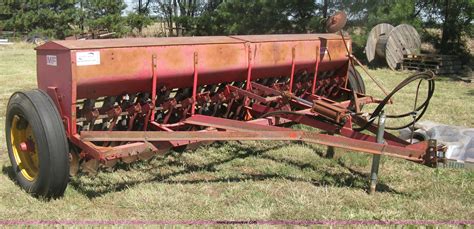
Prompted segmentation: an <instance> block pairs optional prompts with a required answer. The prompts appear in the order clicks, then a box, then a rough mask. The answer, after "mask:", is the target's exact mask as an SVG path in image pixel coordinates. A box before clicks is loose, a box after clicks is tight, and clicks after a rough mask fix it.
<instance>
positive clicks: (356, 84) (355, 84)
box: [348, 66, 365, 94]
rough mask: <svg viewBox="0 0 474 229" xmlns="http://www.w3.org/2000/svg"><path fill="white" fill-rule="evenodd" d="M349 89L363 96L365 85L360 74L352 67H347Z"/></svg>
mask: <svg viewBox="0 0 474 229" xmlns="http://www.w3.org/2000/svg"><path fill="white" fill-rule="evenodd" d="M348 74H349V88H351V89H354V90H355V91H356V92H358V93H361V94H365V83H364V80H363V79H362V76H361V75H360V73H359V72H358V71H357V70H356V69H354V68H353V67H352V66H350V67H349V71H348Z"/></svg>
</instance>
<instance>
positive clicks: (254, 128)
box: [37, 34, 435, 165]
mask: <svg viewBox="0 0 474 229" xmlns="http://www.w3.org/2000/svg"><path fill="white" fill-rule="evenodd" d="M346 41H348V40H345V39H344V38H342V39H341V37H340V36H339V35H328V34H301V35H265V36H253V35H252V36H232V37H208V38H203V37H196V38H166V39H150V40H147V39H135V40H110V41H109V42H110V43H107V41H105V40H104V41H91V42H82V41H76V42H71V41H65V42H64V41H59V42H57V41H56V42H49V43H47V44H45V45H43V46H40V47H38V48H37V50H38V85H39V87H40V88H41V89H43V90H45V91H47V93H48V94H49V95H50V96H51V97H52V98H53V101H54V103H55V104H56V106H57V108H58V111H59V112H60V114H61V117H62V118H63V120H64V122H65V128H66V130H67V134H68V138H69V140H70V141H71V143H73V144H74V145H75V146H77V147H79V148H80V149H82V150H83V155H82V156H83V157H85V158H93V159H97V160H100V161H101V162H106V161H108V160H115V159H120V158H124V157H128V156H135V155H139V154H140V153H143V152H145V151H150V150H151V151H156V152H158V153H159V152H163V149H168V148H171V147H176V146H183V145H192V144H196V143H199V142H202V141H220V140H290V141H305V142H309V143H317V144H323V145H328V146H335V147H340V148H344V149H348V150H355V151H361V152H366V153H371V154H387V155H390V156H394V157H399V158H404V159H407V160H410V161H414V162H418V163H425V164H428V165H432V163H433V161H432V159H433V157H435V156H433V151H435V149H434V148H433V147H435V146H433V143H432V142H421V143H418V144H412V145H411V144H408V143H407V142H405V141H403V140H401V139H399V138H397V137H396V136H394V135H392V134H390V133H387V132H385V135H384V138H385V139H386V141H385V143H384V144H380V143H376V140H375V137H374V136H372V135H368V134H364V133H360V132H357V131H355V130H354V129H353V128H352V124H353V123H355V124H357V125H359V126H362V125H364V124H365V122H366V121H365V120H363V119H361V118H359V117H357V116H351V115H349V113H350V112H349V107H351V106H352V105H353V103H355V107H359V105H363V104H366V103H374V102H378V100H376V99H374V98H372V97H370V96H367V95H364V94H359V93H355V92H354V91H352V90H349V89H348V88H347V85H345V83H347V81H348V80H347V79H348V74H347V72H348V71H347V70H348V67H349V64H350V63H349V61H350V59H349V55H350V54H348V52H350V50H348V49H346V48H347V46H346ZM314 49H315V50H316V51H315V52H308V50H314ZM321 50H325V51H324V52H322V51H321ZM84 51H91V52H100V61H101V63H100V64H99V65H91V66H79V65H78V63H76V56H77V54H78V53H79V52H84ZM296 54H298V56H297V55H296ZM47 55H57V56H58V66H56V67H55V66H49V65H47V64H46V56H47ZM150 57H151V58H150ZM190 57H192V58H190ZM198 57H199V59H198ZM297 57H298V58H297ZM288 68H291V72H290V75H289V84H286V85H284V87H283V88H285V87H286V88H287V89H289V91H287V92H285V91H282V90H278V87H276V88H271V87H267V86H265V85H261V84H258V83H256V82H253V80H258V79H264V78H271V77H276V76H281V75H286V74H288ZM330 71H334V72H335V74H334V75H333V76H332V78H331V79H329V81H328V79H327V77H326V79H324V78H325V76H319V73H320V72H330ZM296 72H308V73H310V74H312V82H311V85H309V86H308V89H307V90H306V91H305V92H304V93H303V94H302V95H299V97H298V96H296V95H294V94H292V92H295V91H296V90H295V87H294V84H295V75H296ZM319 78H322V79H321V81H320V79H319ZM245 80H246V82H245V89H242V88H239V87H236V86H231V85H227V86H226V88H225V92H226V93H227V95H228V96H237V97H235V98H233V99H234V100H235V101H237V100H239V102H240V103H241V104H240V106H239V108H238V109H241V108H242V109H244V110H245V111H246V112H249V113H250V114H252V116H253V117H260V116H262V115H265V114H268V112H277V111H289V110H291V108H292V109H293V111H292V112H293V113H281V114H275V115H271V116H269V117H265V118H256V119H252V120H250V121H236V120H229V119H223V118H217V117H211V116H202V115H196V109H197V107H198V106H199V105H198V96H201V94H199V92H198V88H199V86H204V85H212V84H216V83H224V82H234V81H235V82H241V81H245ZM323 80H326V81H323ZM341 80H343V81H344V82H342V83H341ZM150 82H151V86H150V85H149V83H150ZM191 82H192V83H191ZM320 82H321V84H323V82H325V83H326V84H327V82H331V83H332V84H331V85H325V86H330V87H331V89H333V88H335V89H337V90H335V91H336V92H337V93H339V94H334V95H331V96H332V97H334V96H336V97H337V96H339V97H340V95H342V94H345V95H349V96H351V95H352V96H353V97H355V99H354V101H352V100H344V101H334V100H332V99H330V98H328V97H330V96H328V97H325V96H320V95H317V94H316V93H317V91H318V89H319V87H320V86H324V85H320ZM189 87H191V89H192V95H191V99H192V102H191V105H190V106H187V107H188V108H189V107H190V109H189V113H186V114H184V116H186V117H185V118H183V119H182V120H181V121H179V122H178V123H166V122H165V123H164V124H160V123H157V122H156V121H155V117H156V112H157V110H156V109H158V108H157V106H159V104H156V97H157V96H158V94H157V91H158V88H171V89H172V88H189ZM322 89H324V88H322ZM329 91H332V90H329ZM138 92H151V102H150V103H151V106H149V107H151V108H150V109H151V110H150V109H149V110H150V111H149V112H151V115H150V116H145V117H146V118H145V120H146V121H145V123H144V124H145V127H144V129H143V131H81V132H78V131H77V127H76V125H77V123H78V119H77V118H78V117H77V113H76V112H77V106H78V99H84V98H98V97H102V96H118V95H121V94H126V93H138ZM309 92H311V93H309ZM295 93H296V92H295ZM200 98H201V97H200ZM234 100H233V101H234ZM314 101H318V103H322V104H324V105H326V106H327V107H330V108H334V109H337V110H340V111H343V112H342V114H341V115H344V119H343V120H344V121H341V120H339V118H338V119H334V120H332V121H331V120H330V119H331V117H327V115H326V116H325V115H324V114H323V113H318V112H317V110H316V109H315V108H314V104H315V102H314ZM231 103H232V102H231ZM313 103H314V104H313ZM275 104H278V105H277V107H275ZM309 104H313V106H311V105H309ZM145 105H149V104H145ZM145 105H143V107H145ZM179 105H182V104H179ZM140 106H142V105H140ZM184 106H185V105H182V107H184ZM228 106H229V107H230V106H231V104H228ZM177 107H178V106H176V108H177ZM143 109H144V108H143ZM182 109H183V110H184V108H182ZM149 114H150V113H149ZM102 115H103V114H102ZM121 115H122V114H121ZM246 120H247V119H246ZM288 122H293V123H301V124H304V125H307V126H311V127H315V128H318V129H320V130H324V131H326V132H328V133H329V134H321V133H314V132H306V131H295V130H291V129H287V128H282V127H276V125H280V124H283V123H288ZM188 127H190V128H192V129H193V130H194V129H195V130H196V131H188V130H186V131H183V129H189V128H188ZM367 130H368V131H369V132H372V133H375V132H376V130H377V126H375V125H370V126H369V127H368V129H367ZM330 134H331V135H330ZM332 134H336V136H333V135H332ZM338 135H340V136H338ZM100 142H120V143H124V144H121V145H118V146H101V145H100V144H98V143H100ZM107 145H108V144H107Z"/></svg>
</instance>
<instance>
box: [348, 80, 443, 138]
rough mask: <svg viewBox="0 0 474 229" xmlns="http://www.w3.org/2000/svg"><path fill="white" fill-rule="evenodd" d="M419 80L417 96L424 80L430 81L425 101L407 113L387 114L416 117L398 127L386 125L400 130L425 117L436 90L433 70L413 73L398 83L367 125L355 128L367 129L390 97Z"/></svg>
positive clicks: (391, 128)
mask: <svg viewBox="0 0 474 229" xmlns="http://www.w3.org/2000/svg"><path fill="white" fill-rule="evenodd" d="M417 80H419V81H420V82H419V83H418V87H417V96H416V97H418V91H419V88H420V86H421V82H422V81H423V80H426V81H428V92H427V97H426V99H425V101H424V102H423V103H422V104H421V105H420V106H418V107H416V108H415V109H414V110H413V111H412V112H407V113H403V114H397V115H387V116H386V117H387V118H403V117H407V116H415V118H414V119H413V121H412V122H410V123H408V124H406V125H403V126H398V127H390V126H386V127H385V128H386V129H389V130H399V129H403V128H407V127H409V126H411V125H413V124H414V123H416V122H417V121H418V120H420V119H421V118H422V117H423V115H424V114H425V112H426V109H427V108H428V105H429V103H430V100H431V98H432V97H433V94H434V90H435V81H434V73H433V72H431V71H425V72H420V73H416V74H413V75H411V76H409V77H407V78H406V79H405V80H403V81H402V82H401V83H400V84H398V85H397V86H396V87H395V88H394V89H393V90H392V91H391V92H390V93H389V94H388V95H387V96H386V97H385V98H384V99H383V100H382V102H380V103H379V105H378V106H377V107H376V108H375V110H374V112H372V114H371V116H370V118H369V121H368V122H367V123H366V124H365V125H363V126H361V127H359V128H354V130H356V131H363V130H365V129H367V127H369V126H370V125H371V124H372V123H373V122H374V120H375V118H376V117H378V116H379V114H380V112H381V111H382V110H383V108H384V107H385V105H387V103H388V101H390V99H391V98H392V97H393V95H395V94H396V93H397V92H398V91H400V90H401V89H402V88H404V87H406V86H407V85H408V84H410V83H412V82H414V81H417ZM415 102H416V101H415Z"/></svg>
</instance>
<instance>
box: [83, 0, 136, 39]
mask: <svg viewBox="0 0 474 229" xmlns="http://www.w3.org/2000/svg"><path fill="white" fill-rule="evenodd" d="M80 1H81V4H82V7H83V14H84V17H85V19H84V25H85V27H87V28H88V30H89V31H91V32H93V33H97V32H98V31H101V30H107V31H109V32H115V33H116V34H117V36H122V35H124V34H126V33H127V32H128V31H129V30H130V29H129V27H128V26H127V23H126V18H125V17H124V16H122V13H123V10H124V9H125V8H126V7H127V5H125V3H124V1H123V0H107V1H104V0H80Z"/></svg>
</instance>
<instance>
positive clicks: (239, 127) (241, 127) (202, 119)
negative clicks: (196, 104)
mask: <svg viewBox="0 0 474 229" xmlns="http://www.w3.org/2000/svg"><path fill="white" fill-rule="evenodd" d="M184 123H187V124H192V125H198V126H208V127H214V128H218V129H224V130H232V131H259V132H260V131H291V129H288V128H282V127H276V126H269V125H260V124H253V123H248V122H242V121H236V120H230V119H224V118H216V117H211V116H204V115H194V116H192V117H190V118H188V119H186V120H185V121H184Z"/></svg>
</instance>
